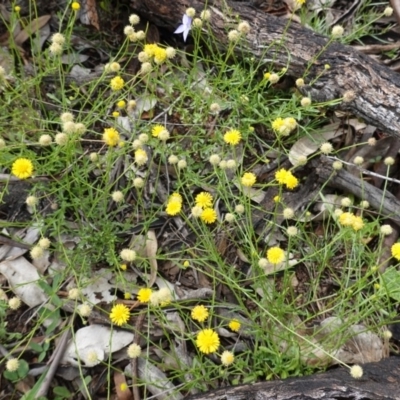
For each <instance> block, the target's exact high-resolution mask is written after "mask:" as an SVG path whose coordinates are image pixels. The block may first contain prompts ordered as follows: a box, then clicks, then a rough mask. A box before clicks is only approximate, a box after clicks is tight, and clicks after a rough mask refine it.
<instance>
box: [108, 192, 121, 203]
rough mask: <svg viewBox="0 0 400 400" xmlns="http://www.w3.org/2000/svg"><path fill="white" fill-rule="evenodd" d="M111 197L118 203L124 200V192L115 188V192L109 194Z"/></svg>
mask: <svg viewBox="0 0 400 400" xmlns="http://www.w3.org/2000/svg"><path fill="white" fill-rule="evenodd" d="M111 197H112V199H113V200H114V201H115V202H116V203H120V202H121V201H123V200H124V194H123V193H122V192H121V191H120V190H116V191H115V192H113V193H112V194H111Z"/></svg>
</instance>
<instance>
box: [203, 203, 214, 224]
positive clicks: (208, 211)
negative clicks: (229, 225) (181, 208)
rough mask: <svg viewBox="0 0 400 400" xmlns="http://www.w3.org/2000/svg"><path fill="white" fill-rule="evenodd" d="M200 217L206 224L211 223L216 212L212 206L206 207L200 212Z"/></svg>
mask: <svg viewBox="0 0 400 400" xmlns="http://www.w3.org/2000/svg"><path fill="white" fill-rule="evenodd" d="M200 218H201V219H202V220H203V221H204V222H205V223H206V224H212V223H213V222H215V221H216V220H217V213H216V211H215V210H214V209H213V208H211V207H207V208H205V209H204V210H203V212H202V213H201V215H200Z"/></svg>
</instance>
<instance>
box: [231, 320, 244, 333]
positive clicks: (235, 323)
mask: <svg viewBox="0 0 400 400" xmlns="http://www.w3.org/2000/svg"><path fill="white" fill-rule="evenodd" d="M228 326H229V328H230V330H231V331H233V332H238V331H239V329H240V326H241V324H240V322H239V321H238V320H237V319H233V320H231V321H230V322H229V324H228Z"/></svg>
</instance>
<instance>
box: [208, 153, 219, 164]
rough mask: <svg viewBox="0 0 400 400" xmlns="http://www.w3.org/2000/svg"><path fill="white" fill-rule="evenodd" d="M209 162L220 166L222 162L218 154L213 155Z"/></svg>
mask: <svg viewBox="0 0 400 400" xmlns="http://www.w3.org/2000/svg"><path fill="white" fill-rule="evenodd" d="M209 161H210V163H211V164H212V165H218V164H219V163H220V161H221V157H220V156H219V155H218V154H212V155H211V156H210V158H209Z"/></svg>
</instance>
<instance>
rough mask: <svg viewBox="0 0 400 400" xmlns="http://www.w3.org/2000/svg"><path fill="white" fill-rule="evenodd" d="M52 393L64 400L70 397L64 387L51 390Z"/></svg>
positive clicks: (69, 393)
mask: <svg viewBox="0 0 400 400" xmlns="http://www.w3.org/2000/svg"><path fill="white" fill-rule="evenodd" d="M53 393H54V394H55V395H57V396H61V397H62V398H65V399H68V398H71V397H72V394H71V392H70V391H69V390H68V389H67V388H66V387H64V386H56V387H55V388H54V389H53Z"/></svg>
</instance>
